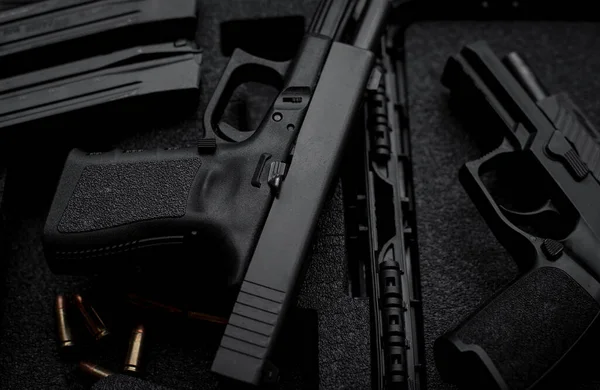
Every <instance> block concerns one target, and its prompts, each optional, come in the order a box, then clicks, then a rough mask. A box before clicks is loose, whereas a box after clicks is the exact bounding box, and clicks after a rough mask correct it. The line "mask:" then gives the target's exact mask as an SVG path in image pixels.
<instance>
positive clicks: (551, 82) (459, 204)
mask: <svg viewBox="0 0 600 390" xmlns="http://www.w3.org/2000/svg"><path fill="white" fill-rule="evenodd" d="M597 36H598V26H597V25H596V24H591V23H566V22H565V23H562V22H561V23H549V22H544V23H537V22H536V23H527V22H505V23H500V22H494V23H484V22H481V23H479V22H423V23H418V24H414V25H412V26H411V27H409V28H408V30H407V33H406V41H405V42H406V55H407V61H408V68H407V71H408V88H409V100H410V103H409V105H410V106H409V115H410V122H411V139H412V155H413V159H414V174H415V197H416V207H417V224H418V226H417V227H418V235H419V250H420V260H421V275H422V292H423V308H424V313H423V314H424V318H425V338H426V351H427V363H428V370H427V373H428V383H429V386H428V387H429V389H434V390H441V389H452V388H453V387H452V386H450V385H448V384H445V383H443V382H442V381H441V380H440V378H439V375H438V373H437V371H436V369H435V365H434V363H433V353H432V344H433V341H434V340H435V338H436V337H438V336H440V335H441V334H442V333H443V332H445V331H446V330H449V329H450V328H451V327H453V326H454V325H455V324H457V323H458V321H460V320H461V319H463V318H464V317H465V316H466V315H467V314H469V313H470V312H472V311H473V310H474V309H475V308H476V307H477V305H478V304H479V303H481V302H482V301H483V300H485V299H487V298H489V297H490V296H491V295H492V294H493V293H494V292H495V291H496V290H497V289H499V288H500V287H502V286H503V285H504V284H506V283H507V282H509V281H510V280H512V279H513V278H514V277H515V276H516V275H517V270H516V267H515V265H514V262H513V261H512V260H511V258H510V257H509V256H508V254H507V253H506V252H505V250H504V249H503V248H502V246H500V244H499V243H498V242H497V241H496V240H495V238H494V236H493V235H492V233H491V232H490V230H489V229H488V227H487V226H486V224H485V222H484V221H483V219H482V218H481V216H480V215H479V213H478V212H477V210H476V208H475V206H474V205H473V204H472V203H471V201H470V199H469V198H468V196H467V194H466V193H465V191H464V190H463V188H462V186H461V185H460V183H459V181H458V169H459V168H460V166H461V165H462V164H463V163H464V162H466V161H468V160H471V159H474V158H477V157H479V156H480V154H481V151H479V150H478V149H477V148H476V146H475V144H474V142H473V140H472V139H471V138H470V137H469V135H468V133H467V131H466V130H465V128H463V127H462V126H461V123H460V121H459V120H458V119H457V118H455V117H454V116H453V115H452V113H451V112H450V110H449V108H448V106H447V95H446V93H445V91H444V89H443V87H442V85H441V83H440V77H441V74H442V70H443V68H444V65H445V62H446V60H447V58H448V57H449V56H450V55H453V54H455V53H457V52H458V51H459V50H460V49H461V48H462V47H463V46H464V45H465V44H468V43H471V42H473V41H476V40H480V39H483V40H487V41H488V42H489V44H490V45H491V47H492V49H494V51H495V52H496V53H497V54H498V55H500V56H502V55H504V54H506V53H508V52H509V51H517V52H519V53H520V54H521V55H522V56H523V57H525V58H526V59H527V61H528V62H529V63H530V65H531V67H532V68H533V69H534V70H535V71H536V73H537V74H538V76H539V78H540V79H541V81H542V82H543V83H544V84H545V85H546V87H547V88H548V90H549V91H551V92H558V91H568V92H569V93H570V94H571V97H572V98H573V100H574V101H575V102H576V103H577V104H578V105H579V107H580V108H581V109H582V110H583V111H584V112H585V113H586V114H587V116H588V118H589V119H590V120H591V121H592V123H594V124H595V125H596V126H598V125H600V110H598V104H599V100H598V96H600V79H598V77H597V76H596V75H597V74H598V70H599V69H600V54H598V53H600V40H598V39H597ZM481 131H485V125H482V127H481ZM565 376H567V377H568V378H569V380H570V381H571V382H570V383H569V387H568V388H572V389H583V388H586V389H596V388H598V386H599V383H600V382H599V381H593V380H592V379H590V378H589V376H588V377H586V376H585V375H583V376H582V374H581V373H578V374H577V375H575V374H573V373H566V374H565Z"/></svg>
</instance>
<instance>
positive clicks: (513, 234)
mask: <svg viewBox="0 0 600 390" xmlns="http://www.w3.org/2000/svg"><path fill="white" fill-rule="evenodd" d="M442 83H443V84H444V85H445V86H446V87H448V88H449V89H450V92H451V97H452V99H453V100H452V101H453V102H455V103H456V108H458V109H459V111H460V112H462V113H464V114H466V115H467V116H466V117H467V118H469V117H471V118H473V119H476V120H477V122H478V129H479V130H478V132H477V133H476V136H478V137H479V138H480V139H482V140H483V141H488V142H489V141H491V140H497V141H498V143H497V144H496V146H497V145H498V144H499V145H500V146H499V147H497V148H496V149H495V150H494V151H492V152H490V153H488V154H486V155H485V156H483V157H482V158H481V159H479V160H476V161H472V162H469V163H467V164H466V165H464V166H463V167H462V169H461V170H460V180H461V183H462V184H463V186H464V187H465V189H466V191H467V192H468V194H469V196H470V197H471V199H472V200H473V202H474V203H475V205H476V206H477V208H478V209H479V211H480V212H481V214H482V215H483V217H484V219H485V220H486V221H487V223H488V225H489V226H490V228H491V229H492V231H493V233H494V235H495V236H496V238H497V239H498V240H499V241H500V242H501V243H502V244H503V245H504V247H505V248H506V249H507V250H508V252H509V253H510V255H511V256H512V257H513V258H514V259H515V260H516V261H517V263H518V265H519V267H520V269H521V271H522V275H521V276H520V277H519V278H517V279H516V280H515V281H514V282H512V283H511V284H510V285H509V286H507V287H506V288H505V289H503V290H502V291H500V292H498V293H497V294H496V295H495V296H494V297H493V298H492V299H491V300H490V301H489V302H487V303H485V304H484V305H482V306H481V307H480V308H479V310H477V311H476V312H475V313H473V314H471V315H470V316H469V317H468V318H466V319H465V320H464V321H463V322H461V323H460V324H459V325H458V326H457V327H456V328H455V329H454V330H452V331H451V332H449V333H447V334H445V335H444V336H442V337H441V338H439V339H438V340H436V343H435V346H434V349H435V358H436V363H437V366H438V369H439V370H440V373H441V374H442V376H443V377H444V378H445V379H446V380H448V381H452V382H456V383H460V384H468V385H475V386H476V387H477V388H482V389H529V388H531V387H533V386H534V385H536V384H537V383H538V382H539V381H540V380H541V379H542V378H543V377H544V376H545V375H546V374H548V373H549V372H550V371H551V370H552V369H553V368H554V367H555V365H556V364H557V363H559V362H560V361H561V360H562V359H563V358H564V357H565V356H566V355H567V353H568V352H569V351H570V350H571V349H572V348H573V347H574V346H575V345H576V344H577V343H578V342H579V341H580V340H581V338H582V337H583V336H584V335H585V334H586V333H587V331H588V330H589V329H590V326H591V325H592V324H593V323H594V322H595V320H596V318H597V317H598V314H599V313H600V304H599V302H600V282H599V280H600V212H599V211H598V210H599V208H598V205H599V203H598V202H599V199H600V146H599V144H598V141H599V140H600V135H599V133H598V131H597V130H596V129H595V128H594V127H593V126H592V125H591V123H590V122H589V121H588V120H587V119H586V118H585V116H584V115H583V113H582V112H581V111H580V110H579V109H578V108H577V107H576V106H575V104H574V103H573V102H572V101H571V100H570V99H569V97H568V96H567V95H566V94H564V93H561V94H556V95H550V96H548V94H547V93H546V91H545V89H544V88H543V87H542V86H541V84H540V83H539V82H538V81H537V79H536V78H535V75H534V74H533V73H532V72H531V70H530V69H529V68H528V66H527V65H526V64H525V62H524V61H523V60H522V59H521V58H520V57H519V56H518V55H517V54H516V53H511V54H509V55H508V56H507V57H506V58H505V59H504V63H503V62H502V61H501V60H500V59H499V58H498V57H496V55H495V54H494V53H493V52H492V50H491V49H490V48H489V47H488V45H487V44H486V43H485V42H477V43H474V44H471V45H468V46H466V47H465V48H463V49H462V51H461V52H460V54H459V55H457V56H453V57H451V58H450V59H449V60H448V63H447V65H446V68H445V70H444V74H443V77H442ZM490 172H491V173H493V172H496V173H497V175H496V177H497V179H503V180H507V179H508V180H512V182H508V183H516V184H517V186H513V187H511V188H509V189H508V191H507V188H506V187H505V186H503V185H502V181H500V182H499V183H494V182H493V181H489V180H487V179H486V180H485V181H484V177H487V176H486V174H487V173H490ZM523 173H525V174H526V175H525V176H524V177H523V178H521V180H520V181H518V180H516V179H517V178H518V177H519V176H522V175H523ZM486 183H488V184H489V185H486ZM533 194H535V195H536V196H531V195H533ZM539 195H541V198H540V197H539Z"/></svg>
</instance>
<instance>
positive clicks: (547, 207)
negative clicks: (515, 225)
mask: <svg viewBox="0 0 600 390" xmlns="http://www.w3.org/2000/svg"><path fill="white" fill-rule="evenodd" d="M500 208H501V209H502V211H503V212H504V214H506V216H507V217H512V218H516V219H529V218H540V217H544V216H547V215H548V214H550V213H551V214H554V215H555V216H559V215H560V213H559V212H558V210H557V209H556V207H554V204H552V201H551V200H547V201H546V203H544V204H543V205H542V206H541V207H540V208H538V209H536V210H532V211H515V210H511V209H509V208H507V207H504V206H503V205H500Z"/></svg>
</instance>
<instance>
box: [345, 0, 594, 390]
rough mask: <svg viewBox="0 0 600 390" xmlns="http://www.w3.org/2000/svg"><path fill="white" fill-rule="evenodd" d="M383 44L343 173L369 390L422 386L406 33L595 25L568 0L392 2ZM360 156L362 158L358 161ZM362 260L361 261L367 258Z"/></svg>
mask: <svg viewBox="0 0 600 390" xmlns="http://www.w3.org/2000/svg"><path fill="white" fill-rule="evenodd" d="M393 4H394V9H393V12H392V14H391V16H390V20H389V23H388V27H387V31H386V33H385V34H384V36H383V38H382V43H381V50H380V52H379V53H378V62H377V67H378V68H379V70H380V72H381V75H382V78H381V80H380V84H379V88H378V89H377V91H373V92H370V93H369V94H368V96H367V100H366V104H365V110H364V116H363V118H362V119H363V121H362V122H360V127H361V129H359V131H357V132H356V133H357V139H355V140H354V141H355V142H354V144H353V146H352V148H351V151H352V153H351V154H352V157H353V158H349V159H348V162H347V164H348V165H349V166H350V167H351V168H350V169H347V170H346V172H354V173H355V172H363V173H364V176H363V177H357V175H354V176H353V177H351V176H352V175H351V174H345V175H344V176H343V187H344V199H345V206H346V225H347V245H348V253H349V259H348V261H349V273H350V290H351V293H352V295H353V296H356V297H366V296H369V297H370V299H371V308H372V313H371V315H372V323H373V327H372V332H371V334H372V347H371V350H372V358H373V364H372V368H373V388H374V389H378V390H383V389H390V390H392V389H411V390H419V389H426V370H425V352H424V334H423V314H422V308H421V288H420V274H419V250H418V245H417V242H418V241H417V230H416V212H415V206H414V205H415V203H414V190H413V172H412V157H411V146H410V118H409V115H408V90H407V88H406V85H407V79H406V77H407V76H406V72H405V69H406V58H405V51H404V43H405V31H406V29H407V28H408V27H409V26H410V25H411V24H413V23H415V22H419V21H426V20H431V21H435V20H440V21H443V20H446V21H448V20H456V21H459V20H473V21H502V20H521V21H559V20H560V21H582V22H583V21H598V19H599V18H598V16H597V15H598V14H597V13H595V12H594V9H593V8H595V5H594V4H595V3H594V2H590V1H586V0H573V1H571V2H569V3H568V4H566V3H563V2H555V3H548V2H545V1H541V0H483V1H482V0H479V1H473V0H463V1H453V2H449V1H444V0H408V1H407V0H397V1H393ZM357 156H360V158H357ZM366 259H368V260H366Z"/></svg>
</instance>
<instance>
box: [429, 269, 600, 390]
mask: <svg viewBox="0 0 600 390" xmlns="http://www.w3.org/2000/svg"><path fill="white" fill-rule="evenodd" d="M599 310H600V308H599V305H598V303H597V302H596V301H595V300H594V299H593V298H592V297H591V296H590V295H589V294H588V293H587V292H586V291H585V290H584V289H583V288H582V287H581V286H580V285H579V284H578V283H577V282H575V281H574V280H573V279H572V278H571V277H570V276H569V275H568V274H567V273H565V272H564V271H562V270H560V269H558V268H553V267H542V268H538V269H536V270H534V271H532V272H531V273H529V274H528V275H526V276H525V277H523V278H522V279H521V280H519V281H517V282H516V283H514V284H513V285H511V286H510V287H509V288H508V289H507V290H505V291H504V292H503V293H502V294H500V295H498V296H497V297H496V298H495V299H493V300H492V301H491V302H490V303H489V304H488V305H487V306H485V307H484V308H483V309H482V310H481V311H479V312H477V313H476V314H475V315H474V316H472V317H471V318H469V319H468V320H467V321H466V322H464V323H463V324H461V325H460V326H459V327H458V328H457V329H456V330H455V331H454V332H452V333H450V336H449V335H446V336H444V337H445V338H446V339H447V340H446V342H447V341H450V342H452V340H453V339H458V340H460V342H462V344H464V345H466V346H467V347H472V346H473V345H476V346H478V347H480V348H481V349H483V351H485V353H486V354H487V356H488V357H489V359H491V360H492V361H493V364H494V365H495V367H496V368H497V370H498V372H499V374H500V375H501V376H502V378H503V379H504V381H505V382H506V384H507V385H508V387H509V388H510V389H526V388H528V387H529V386H531V385H532V384H533V383H534V382H535V381H536V380H538V379H539V378H541V377H542V375H544V373H546V372H547V371H548V370H549V369H550V368H551V367H552V365H553V364H555V363H556V362H557V361H558V360H559V359H560V358H561V357H562V356H563V355H564V354H565V353H566V352H568V350H569V348H571V347H572V346H573V345H574V344H575V343H576V341H577V340H578V339H579V337H580V336H582V335H583V334H584V332H585V331H586V329H587V327H588V326H589V325H590V324H591V323H592V322H593V320H594V319H595V318H596V316H597V314H598V311H599ZM459 344H460V343H459ZM460 348H461V346H460V345H458V348H457V349H460ZM440 352H441V351H440V350H439V349H438V351H436V355H442V353H440ZM446 356H450V355H446ZM440 357H441V356H436V360H437V359H439V358H440ZM479 357H480V358H481V359H482V360H486V357H485V356H483V357H482V356H481V355H480V356H479ZM465 358H466V356H465ZM471 358H472V356H471V357H470V358H469V359H471ZM457 360H459V361H455V362H453V363H452V362H447V364H448V365H453V364H454V365H457V366H456V367H452V368H450V370H454V371H455V373H454V375H460V374H459V372H460V373H462V374H463V375H466V376H471V377H479V378H481V377H490V376H489V375H481V374H479V373H475V372H473V370H474V369H485V368H484V367H485V364H478V363H477V362H475V363H474V365H475V367H473V366H471V367H467V366H466V364H463V363H464V362H462V363H461V362H460V359H457ZM471 361H472V360H471ZM444 364H446V363H444ZM458 365H460V366H461V367H459V366H458Z"/></svg>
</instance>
